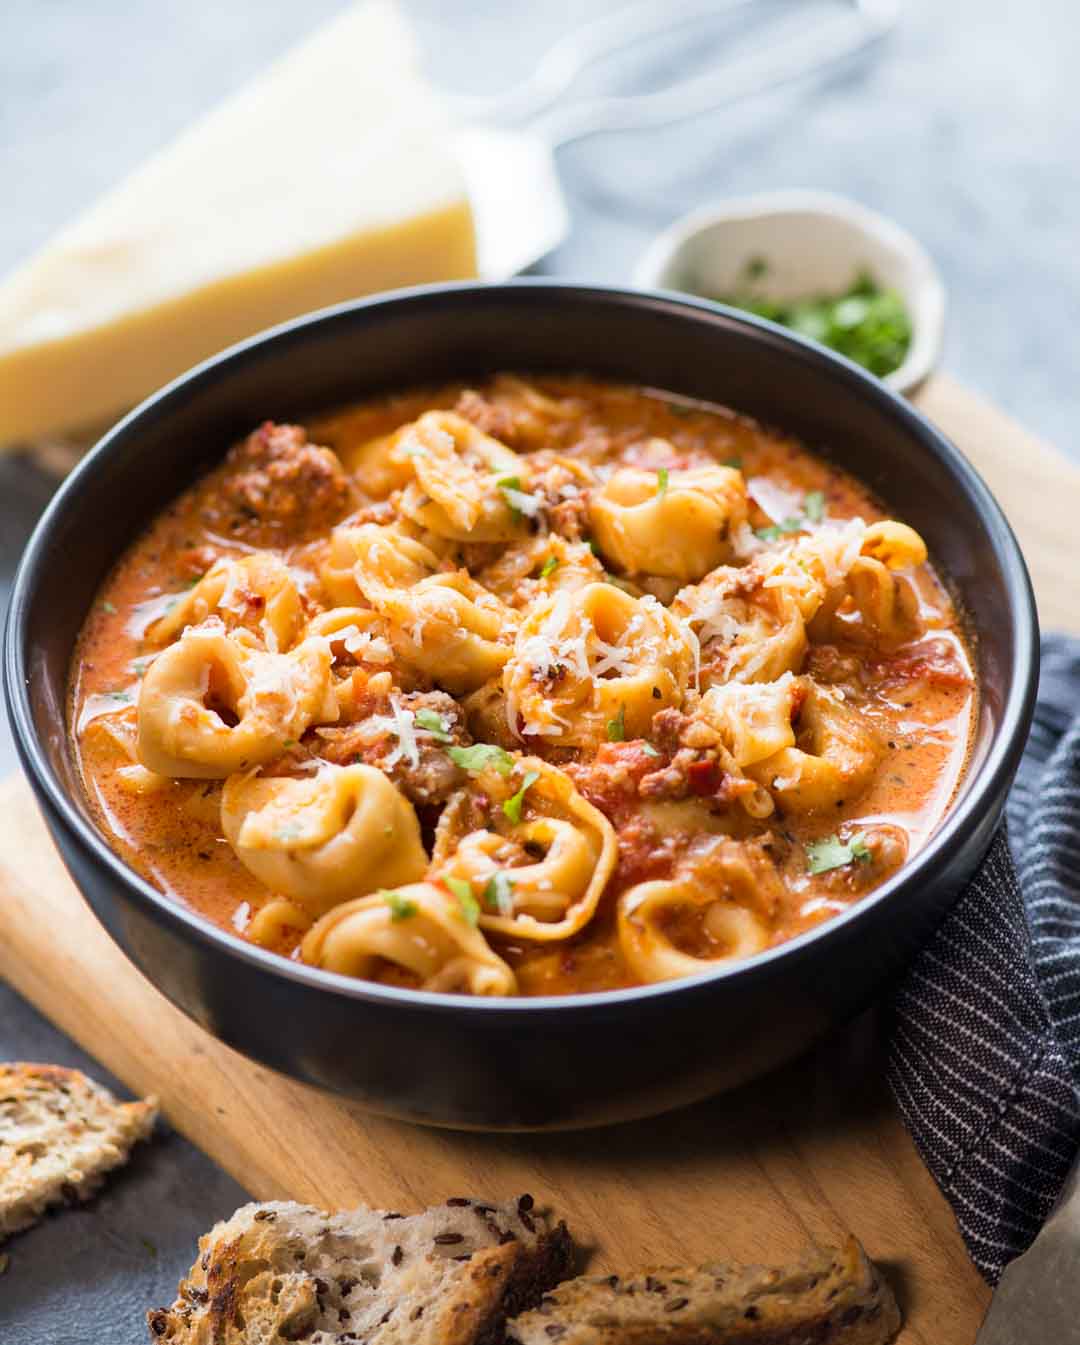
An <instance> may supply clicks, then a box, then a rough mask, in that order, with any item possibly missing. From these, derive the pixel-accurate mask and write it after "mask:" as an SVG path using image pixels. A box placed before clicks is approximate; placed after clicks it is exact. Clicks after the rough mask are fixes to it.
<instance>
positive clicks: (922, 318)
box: [633, 191, 945, 393]
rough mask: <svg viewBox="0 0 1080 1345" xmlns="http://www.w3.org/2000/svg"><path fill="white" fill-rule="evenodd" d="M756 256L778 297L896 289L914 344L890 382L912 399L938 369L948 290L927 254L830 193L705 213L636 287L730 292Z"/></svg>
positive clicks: (653, 252)
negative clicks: (867, 283) (861, 284)
mask: <svg viewBox="0 0 1080 1345" xmlns="http://www.w3.org/2000/svg"><path fill="white" fill-rule="evenodd" d="M756 257H763V258H764V259H765V260H766V262H767V263H768V269H767V271H766V272H765V274H764V275H763V276H762V277H761V278H760V280H757V281H755V288H756V289H758V290H759V291H760V292H761V293H762V294H763V295H765V297H767V298H770V299H779V300H788V299H799V298H803V297H805V296H807V295H811V294H830V293H840V292H841V291H843V290H844V289H846V288H847V286H848V285H850V284H851V282H852V281H853V280H854V279H855V276H856V273H857V272H859V271H861V270H866V271H869V272H870V274H871V275H872V276H873V278H874V280H875V281H876V282H877V284H878V285H880V286H882V288H885V289H894V290H896V291H897V293H898V294H899V295H900V296H901V298H902V299H903V300H904V303H905V305H906V306H907V310H908V313H909V315H910V317H911V329H912V336H911V346H910V348H909V350H908V353H907V358H906V359H905V360H904V362H903V364H901V365H900V367H899V368H898V369H894V370H893V372H892V373H891V374H888V375H887V376H886V378H885V379H884V380H883V381H884V382H885V383H886V384H887V385H888V386H889V387H890V388H892V389H893V390H894V391H895V392H904V393H906V392H911V391H912V390H913V389H914V388H916V387H917V386H918V385H919V384H920V383H921V382H922V381H923V379H924V378H926V376H927V374H929V373H930V371H931V370H932V369H933V368H934V366H935V365H936V364H937V362H938V359H939V357H940V355H941V344H942V339H943V337H944V333H945V287H944V286H943V285H942V283H941V276H940V275H939V274H938V270H937V267H936V266H935V265H934V263H933V261H932V260H931V259H930V256H929V255H928V253H927V252H926V250H925V248H923V246H922V245H921V244H920V243H918V242H917V241H916V240H915V239H914V238H913V237H912V236H911V234H909V233H908V232H907V230H906V229H902V228H901V227H900V226H899V225H898V224H895V223H893V221H892V220H888V219H885V218H884V217H883V216H882V215H876V214H874V212H873V211H871V210H867V209H866V208H865V207H864V206H861V205H859V204H858V203H857V202H855V201H849V200H846V199H845V198H844V197H842V196H833V195H831V194H830V193H828V192H816V191H782V192H767V193H764V194H762V195H759V196H744V197H740V198H738V199H736V200H732V201H728V202H725V203H722V204H719V205H715V206H705V207H703V208H702V209H700V210H695V211H693V213H692V214H689V215H685V216H683V218H682V219H680V220H677V221H676V222H675V223H674V224H673V225H672V226H671V227H670V228H669V229H666V230H665V231H664V232H663V233H662V234H660V236H659V237H658V238H656V239H655V240H654V242H653V243H652V244H651V246H650V247H649V249H648V250H647V251H646V252H645V254H644V256H642V258H641V259H640V261H639V262H638V264H637V266H636V268H635V270H634V277H633V279H634V284H635V285H638V286H640V287H642V288H643V289H669V290H682V291H684V292H689V293H692V294H703V295H713V294H730V293H731V292H732V291H733V290H736V289H737V288H738V287H739V283H740V281H741V280H742V279H743V278H744V271H745V267H746V266H747V264H748V263H749V262H750V261H751V260H752V259H754V258H756Z"/></svg>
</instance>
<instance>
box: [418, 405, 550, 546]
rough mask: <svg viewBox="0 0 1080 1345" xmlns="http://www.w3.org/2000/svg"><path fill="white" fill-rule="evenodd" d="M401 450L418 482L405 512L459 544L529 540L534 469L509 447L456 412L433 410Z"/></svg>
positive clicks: (422, 419) (422, 525) (421, 418)
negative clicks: (530, 474)
mask: <svg viewBox="0 0 1080 1345" xmlns="http://www.w3.org/2000/svg"><path fill="white" fill-rule="evenodd" d="M398 451H399V452H400V453H404V454H406V455H407V456H409V458H410V461H411V462H412V469H413V474H414V476H415V478H416V479H415V481H414V482H412V483H410V485H408V486H407V487H406V488H405V490H404V491H403V492H402V495H401V501H400V508H401V512H402V513H403V514H404V515H405V516H406V517H407V518H410V519H412V520H413V522H414V523H416V524H418V525H419V526H420V527H422V528H426V529H427V530H429V531H430V532H433V533H435V534H436V535H438V536H439V537H446V538H449V539H451V540H452V541H456V542H511V541H514V540H515V539H516V538H520V537H522V536H524V535H526V533H527V531H528V525H527V522H526V512H527V511H528V510H530V509H531V508H532V506H531V505H530V504H529V503H527V501H529V500H530V498H531V497H530V496H529V493H528V484H527V478H528V466H527V463H526V461H525V460H524V459H523V458H519V457H518V455H517V454H516V453H513V452H512V451H511V450H510V449H509V448H507V447H506V445H505V444H502V443H500V442H499V441H498V440H497V439H492V438H491V437H490V436H489V435H486V434H483V433H482V432H481V431H480V430H478V429H477V428H476V426H475V425H473V424H471V423H470V422H469V421H467V420H465V419H464V418H463V417H461V416H459V415H456V414H454V413H453V412H451V411H429V412H427V413H426V414H425V415H422V416H421V417H420V419H419V420H418V421H416V423H415V424H414V425H412V426H410V428H409V429H408V430H407V431H406V433H405V435H404V436H403V437H402V439H401V441H400V443H399V445H398Z"/></svg>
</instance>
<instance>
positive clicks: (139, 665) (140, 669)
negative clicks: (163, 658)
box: [130, 658, 150, 680]
mask: <svg viewBox="0 0 1080 1345" xmlns="http://www.w3.org/2000/svg"><path fill="white" fill-rule="evenodd" d="M149 666H150V660H149V659H148V658H137V659H133V660H132V663H131V668H130V671H131V673H132V675H133V676H135V677H138V678H139V679H140V680H141V679H142V678H143V677H145V676H146V670H147V668H148V667H149Z"/></svg>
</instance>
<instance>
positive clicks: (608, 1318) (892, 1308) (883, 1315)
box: [507, 1238, 900, 1345]
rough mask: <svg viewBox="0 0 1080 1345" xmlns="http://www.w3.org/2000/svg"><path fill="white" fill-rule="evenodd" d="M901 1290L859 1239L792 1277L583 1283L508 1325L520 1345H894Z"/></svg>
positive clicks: (713, 1274) (719, 1274)
mask: <svg viewBox="0 0 1080 1345" xmlns="http://www.w3.org/2000/svg"><path fill="white" fill-rule="evenodd" d="M899 1329H900V1313H899V1310H898V1309H897V1306H896V1300H895V1299H894V1298H893V1296H892V1291H891V1290H890V1289H889V1287H888V1285H887V1284H886V1283H885V1281H884V1280H883V1279H882V1277H881V1275H880V1274H879V1273H878V1272H877V1270H876V1269H875V1268H874V1266H873V1265H872V1264H871V1263H870V1261H869V1260H868V1259H867V1257H866V1254H865V1253H864V1252H863V1249H862V1247H860V1246H859V1244H858V1242H857V1241H856V1240H855V1239H854V1238H849V1239H848V1241H847V1243H846V1244H845V1246H843V1247H842V1248H837V1249H824V1250H815V1251H813V1252H810V1253H808V1254H806V1255H805V1256H804V1257H803V1259H802V1260H801V1261H799V1262H797V1263H795V1264H793V1265H790V1266H788V1267H786V1268H784V1269H782V1270H767V1269H764V1268H762V1267H760V1266H740V1265H729V1264H723V1263H717V1264H715V1265H704V1266H697V1267H693V1268H683V1269H678V1268H675V1269H672V1268H664V1269H660V1270H652V1271H648V1272H643V1273H641V1274H638V1275H634V1276H633V1277H630V1278H621V1277H620V1276H618V1275H611V1276H606V1277H598V1276H582V1277H581V1278H580V1279H576V1280H569V1281H567V1283H565V1284H562V1285H560V1286H559V1287H558V1289H556V1290H555V1291H553V1292H551V1293H547V1294H545V1295H544V1297H543V1299H542V1300H541V1303H540V1306H539V1308H537V1309H536V1310H535V1311H534V1312H527V1313H525V1314H524V1315H523V1316H521V1317H518V1318H517V1319H516V1320H515V1321H512V1322H510V1323H508V1325H507V1336H508V1339H509V1340H510V1341H512V1342H515V1345H553V1342H557V1345H885V1342H887V1341H890V1340H892V1338H893V1337H894V1336H895V1334H896V1332H897V1331H898V1330H899Z"/></svg>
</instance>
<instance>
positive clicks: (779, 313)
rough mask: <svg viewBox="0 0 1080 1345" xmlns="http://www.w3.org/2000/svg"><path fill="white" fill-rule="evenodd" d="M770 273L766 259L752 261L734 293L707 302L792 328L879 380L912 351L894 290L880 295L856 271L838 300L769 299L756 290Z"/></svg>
mask: <svg viewBox="0 0 1080 1345" xmlns="http://www.w3.org/2000/svg"><path fill="white" fill-rule="evenodd" d="M768 269H769V267H768V262H767V261H765V259H764V258H762V257H755V258H753V259H751V261H749V262H748V263H747V264H746V266H745V267H744V268H743V272H742V276H741V277H740V279H739V283H738V287H737V288H736V289H735V290H733V291H732V292H731V293H729V294H712V295H709V297H710V298H712V299H715V300H716V301H717V302H718V303H722V304H728V305H730V306H731V307H732V308H741V309H742V310H743V311H744V312H747V313H754V314H756V315H757V316H758V317H762V318H768V319H769V320H770V321H771V322H778V323H780V324H781V326H784V327H790V328H791V330H792V331H793V332H798V333H799V335H800V336H808V337H810V339H811V340H813V341H819V342H820V343H821V344H822V345H823V346H828V347H829V348H830V350H835V351H836V352H837V353H838V354H840V355H846V356H847V358H848V359H849V360H854V361H855V363H856V364H861V365H862V366H863V368H864V369H869V370H870V372H871V373H872V374H877V376H878V377H879V378H884V377H885V375H886V374H891V373H892V372H893V370H894V369H899V367H900V366H901V364H903V362H904V360H905V358H906V357H907V353H908V350H909V349H910V347H911V317H910V315H909V313H908V311H907V308H906V307H905V305H904V301H903V299H902V298H901V297H900V295H899V294H897V292H896V291H895V290H891V289H882V288H881V287H880V286H879V285H878V283H877V281H875V279H874V277H873V276H872V275H871V274H870V273H869V272H868V271H860V272H859V274H858V275H857V276H856V277H855V279H854V281H853V282H852V283H851V285H850V286H849V287H848V288H847V289H846V290H844V291H843V293H841V294H815V295H810V296H809V297H807V298H804V299H790V300H784V299H770V298H767V297H766V296H765V294H763V293H762V291H761V289H760V288H759V286H758V284H757V282H758V281H760V280H761V279H762V278H763V277H764V276H765V275H767V274H768Z"/></svg>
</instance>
